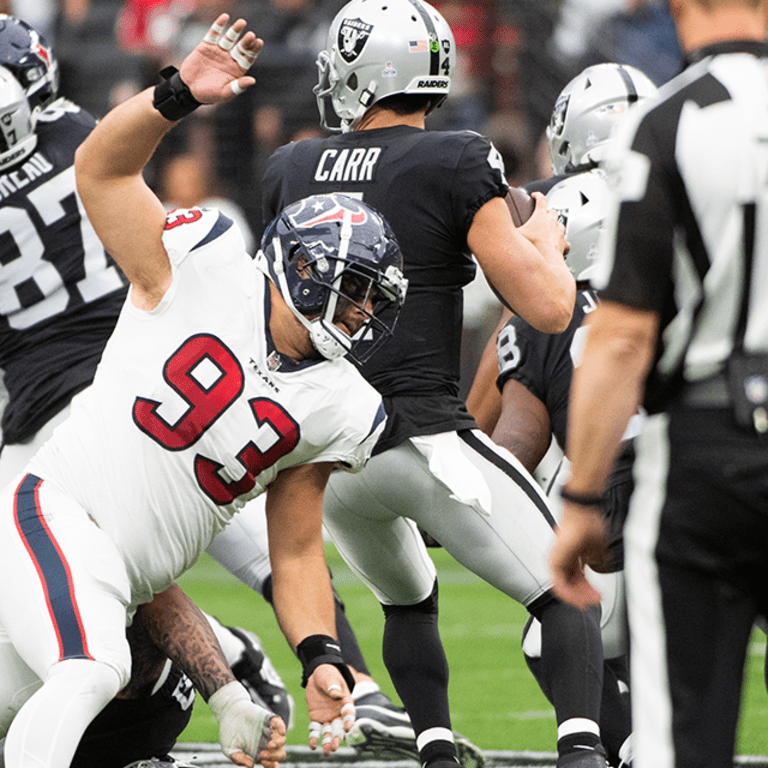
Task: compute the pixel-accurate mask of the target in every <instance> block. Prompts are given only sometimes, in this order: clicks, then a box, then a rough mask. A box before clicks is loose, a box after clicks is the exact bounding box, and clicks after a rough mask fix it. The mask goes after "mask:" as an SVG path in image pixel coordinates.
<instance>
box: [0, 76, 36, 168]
mask: <svg viewBox="0 0 768 768" xmlns="http://www.w3.org/2000/svg"><path fill="white" fill-rule="evenodd" d="M38 114H39V111H36V112H34V113H33V112H32V110H31V109H30V107H29V102H28V101H27V97H26V96H25V95H24V90H23V89H22V87H21V85H20V84H19V81H18V80H17V79H16V78H15V77H14V76H13V74H12V73H11V72H9V71H8V70H7V69H6V68H5V67H0V171H2V170H4V169H5V168H7V167H10V166H12V165H16V164H17V163H20V162H21V161H22V160H23V159H24V158H25V157H27V156H28V155H30V154H32V152H33V151H34V149H35V147H36V146H37V134H36V133H35V125H36V123H37V115H38Z"/></svg>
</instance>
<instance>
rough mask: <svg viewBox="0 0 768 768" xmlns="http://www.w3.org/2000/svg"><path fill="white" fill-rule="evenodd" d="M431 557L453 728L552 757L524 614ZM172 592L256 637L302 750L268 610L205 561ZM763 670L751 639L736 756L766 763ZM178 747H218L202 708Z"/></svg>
mask: <svg viewBox="0 0 768 768" xmlns="http://www.w3.org/2000/svg"><path fill="white" fill-rule="evenodd" d="M430 552H431V553H432V555H433V558H434V560H435V563H436V565H437V568H438V573H439V580H440V632H441V635H442V638H443V643H444V645H445V649H446V653H447V655H448V661H449V664H450V670H451V678H450V697H451V712H452V716H453V726H454V728H455V729H456V730H458V731H460V732H462V733H463V734H465V735H466V736H467V737H469V738H470V739H472V740H473V741H474V742H475V743H476V744H477V745H478V746H480V747H482V748H484V749H489V750H533V751H554V749H555V719H554V712H553V710H552V707H551V706H550V704H549V702H548V701H547V700H546V699H545V698H544V696H543V694H542V693H541V692H540V691H539V688H538V686H537V685H536V682H535V680H534V679H533V677H532V675H531V674H530V672H529V671H528V668H527V667H526V665H525V661H524V659H523V655H522V652H521V650H520V635H521V632H522V629H523V625H524V623H525V621H526V618H527V614H526V611H525V610H524V609H523V608H522V607H520V606H519V605H518V604H517V603H515V602H513V601H512V600H510V599H509V598H507V597H505V596H504V595H502V594H501V593H499V592H497V591H496V590H494V589H493V588H491V587H489V586H488V585H487V584H485V583H484V582H481V581H480V580H478V579H477V578H476V577H475V576H474V575H473V574H471V573H469V572H468V571H467V570H466V569H464V568H463V567H462V566H460V565H458V564H457V563H456V562H455V561H454V560H453V559H452V558H451V557H450V556H449V555H448V554H447V553H446V552H444V551H443V550H430ZM327 556H328V563H329V565H330V566H331V568H332V570H333V573H334V581H335V584H336V586H337V589H338V591H339V593H340V594H341V597H342V599H343V600H344V602H345V603H346V607H347V614H348V616H349V618H350V622H351V623H352V626H353V627H354V629H355V631H356V633H357V637H358V641H359V643H360V646H361V648H362V650H363V654H364V655H365V658H366V661H367V663H368V666H369V668H370V670H371V673H372V674H373V676H374V678H375V679H376V680H377V682H378V683H379V685H380V686H381V687H382V689H383V690H384V691H385V693H387V694H389V695H390V696H391V697H392V698H393V699H395V700H397V698H396V695H395V693H394V689H393V688H392V684H391V682H390V680H389V677H388V675H387V673H386V670H385V668H384V664H383V662H382V660H381V635H382V630H383V624H384V618H383V613H382V611H381V608H380V606H379V604H378V602H377V601H376V600H375V599H374V597H373V596H372V594H371V593H370V592H369V590H368V589H367V588H366V587H364V586H363V585H362V584H361V583H360V582H359V581H357V579H356V578H355V577H354V576H353V575H352V574H351V573H350V571H349V570H348V569H347V567H346V565H345V564H344V563H343V561H342V560H341V558H340V557H339V555H338V553H337V552H336V551H335V549H333V548H332V547H331V546H329V548H328V553H327ZM179 583H180V585H181V586H182V587H183V588H184V590H185V591H186V592H187V593H188V594H189V595H190V596H191V597H192V599H193V600H195V602H196V603H197V604H198V605H199V606H200V607H201V608H203V609H204V610H206V611H208V612H209V613H212V614H214V615H215V616H216V617H217V618H218V619H219V620H220V621H222V622H224V623H225V624H230V625H231V624H234V625H238V626H243V627H247V628H248V629H251V630H253V631H254V632H256V634H258V635H259V637H260V638H261V640H262V643H263V645H264V648H265V649H266V651H267V653H268V654H269V655H270V657H271V659H272V661H273V662H274V664H275V667H276V668H277V670H278V671H279V672H280V674H281V675H282V677H283V680H284V681H285V683H286V685H287V687H288V690H289V692H290V693H291V694H292V695H293V697H294V699H295V701H296V722H295V726H294V728H293V730H292V731H291V732H290V733H289V734H288V743H289V744H295V745H303V744H306V734H307V724H308V718H307V715H306V705H305V703H304V698H303V690H302V688H301V686H300V684H299V678H300V668H299V664H298V661H297V660H296V659H295V657H294V656H293V654H292V652H291V650H290V649H289V648H288V645H287V643H286V642H285V640H284V638H283V636H282V634H281V633H280V630H279V629H278V627H277V622H276V621H275V618H274V615H273V613H272V610H271V608H270V607H269V606H268V605H267V604H266V603H265V602H264V600H263V599H262V598H261V596H259V595H257V594H255V593H254V592H252V591H251V590H249V589H248V588H247V587H245V586H243V585H242V584H241V583H240V582H239V581H237V580H236V579H234V577H232V576H230V575H229V574H228V573H227V572H226V571H224V569H223V568H221V567H220V566H219V565H218V564H217V563H215V562H213V561H212V560H211V559H210V558H208V557H207V556H205V555H204V556H203V558H201V560H200V562H199V563H198V564H197V565H196V566H195V567H194V568H193V569H192V570H191V571H189V572H188V573H187V574H185V575H184V576H183V577H182V578H181V579H180V581H179ZM764 663H765V636H764V635H762V634H761V633H760V632H756V634H755V636H754V637H753V642H752V645H751V647H750V653H749V662H748V669H747V678H746V682H745V691H744V702H743V705H742V718H741V724H740V734H739V743H738V749H737V753H738V754H742V755H768V694H766V690H765V682H764V678H763V668H764ZM179 740H180V741H182V742H184V741H191V742H217V741H218V728H217V725H216V722H215V721H214V719H213V716H212V715H211V714H210V711H209V710H208V707H207V706H206V705H205V703H203V701H202V700H201V699H199V698H198V701H197V703H196V704H195V709H194V712H193V716H192V720H191V722H190V724H189V726H188V728H187V729H186V730H185V731H184V733H183V734H182V736H181V738H180V739H179Z"/></svg>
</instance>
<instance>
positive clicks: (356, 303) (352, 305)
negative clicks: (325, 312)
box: [333, 273, 377, 337]
mask: <svg viewBox="0 0 768 768" xmlns="http://www.w3.org/2000/svg"><path fill="white" fill-rule="evenodd" d="M376 290H377V289H376V288H375V287H374V286H373V283H372V281H371V280H370V279H367V278H365V277H362V276H361V275H355V274H350V273H347V274H346V275H345V276H344V278H343V279H342V281H341V293H342V295H341V296H339V299H338V302H337V304H336V312H335V313H334V316H333V324H334V325H335V326H336V327H337V328H340V329H341V330H342V331H344V333H346V334H347V336H350V337H351V336H354V335H355V334H356V333H357V332H358V331H359V330H360V329H361V328H362V327H363V324H364V323H365V321H366V320H367V319H368V317H369V316H370V315H373V313H374V310H373V301H374V298H375V292H376Z"/></svg>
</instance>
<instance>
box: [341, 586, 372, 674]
mask: <svg viewBox="0 0 768 768" xmlns="http://www.w3.org/2000/svg"><path fill="white" fill-rule="evenodd" d="M334 605H335V607H336V636H337V638H338V640H339V645H340V646H341V655H342V656H343V657H344V661H346V662H347V664H349V665H350V666H351V667H354V668H355V669H356V670H357V671H358V672H361V673H362V674H364V675H368V677H370V676H371V673H370V672H369V671H368V667H367V666H366V664H365V659H364V658H363V652H362V651H361V650H360V646H359V645H358V642H357V637H355V631H354V630H353V629H352V627H351V625H350V623H349V619H347V614H346V613H345V612H344V604H343V603H342V602H341V601H340V600H339V599H338V598H336V595H335V594H334Z"/></svg>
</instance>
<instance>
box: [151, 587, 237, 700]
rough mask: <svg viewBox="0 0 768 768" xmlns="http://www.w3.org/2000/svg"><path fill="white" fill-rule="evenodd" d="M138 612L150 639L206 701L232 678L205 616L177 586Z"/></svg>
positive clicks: (159, 595) (232, 675) (157, 596)
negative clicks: (190, 681)
mask: <svg viewBox="0 0 768 768" xmlns="http://www.w3.org/2000/svg"><path fill="white" fill-rule="evenodd" d="M141 613H142V622H143V624H144V626H145V627H146V630H147V633H148V635H149V637H150V638H151V639H152V642H153V643H154V644H155V646H157V648H159V649H160V650H161V651H162V652H163V653H164V654H165V655H166V656H167V657H168V658H169V659H171V661H173V663H174V664H176V665H177V666H178V667H180V668H181V669H182V670H183V671H184V672H185V673H186V674H187V675H188V676H189V678H190V679H191V680H192V682H193V683H194V684H195V688H197V690H198V691H199V692H200V695H201V696H202V697H203V699H205V701H208V699H209V698H210V697H211V696H212V695H213V694H214V693H215V692H216V691H217V690H219V689H220V688H222V687H223V686H225V685H226V684H227V683H231V682H233V681H234V680H235V676H234V674H233V673H232V670H231V669H230V667H229V665H228V664H227V660H226V658H225V656H224V652H223V651H222V650H221V646H220V645H219V642H218V640H217V639H216V635H214V633H213V630H212V629H211V626H210V624H209V623H208V621H207V619H206V618H205V615H204V614H203V613H202V611H201V610H200V609H199V608H198V607H197V606H196V605H195V604H194V603H193V602H192V601H191V600H190V599H189V597H187V595H185V594H184V592H183V591H182V590H181V588H180V587H178V586H177V585H175V584H174V585H173V586H171V587H169V588H168V589H166V590H165V591H164V592H161V593H160V594H158V595H155V597H154V599H153V600H152V602H151V603H147V604H146V605H144V606H142V610H141Z"/></svg>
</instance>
